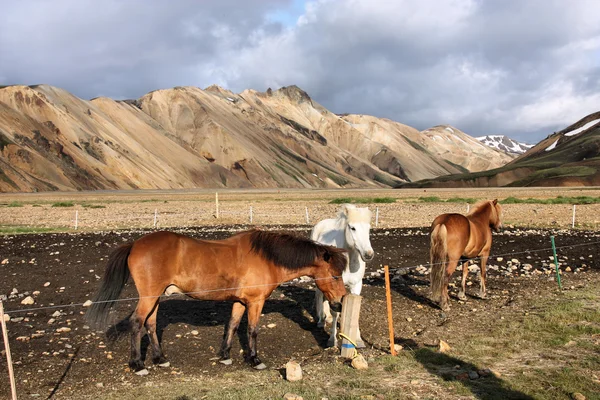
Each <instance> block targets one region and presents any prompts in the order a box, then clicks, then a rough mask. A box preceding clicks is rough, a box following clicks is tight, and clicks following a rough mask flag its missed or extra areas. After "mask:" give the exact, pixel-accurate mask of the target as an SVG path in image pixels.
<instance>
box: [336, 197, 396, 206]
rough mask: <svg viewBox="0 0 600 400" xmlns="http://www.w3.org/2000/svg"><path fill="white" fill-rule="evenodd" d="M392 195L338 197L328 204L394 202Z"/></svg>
mask: <svg viewBox="0 0 600 400" xmlns="http://www.w3.org/2000/svg"><path fill="white" fill-rule="evenodd" d="M395 202H396V199H395V198H393V197H338V198H335V199H333V200H331V201H330V202H329V204H371V203H375V204H385V203H388V204H389V203H395Z"/></svg>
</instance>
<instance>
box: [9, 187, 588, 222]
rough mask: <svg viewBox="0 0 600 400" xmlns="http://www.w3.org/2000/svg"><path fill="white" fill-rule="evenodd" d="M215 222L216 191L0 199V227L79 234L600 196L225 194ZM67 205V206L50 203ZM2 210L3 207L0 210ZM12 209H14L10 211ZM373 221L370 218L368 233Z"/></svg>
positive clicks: (407, 213) (400, 217)
mask: <svg viewBox="0 0 600 400" xmlns="http://www.w3.org/2000/svg"><path fill="white" fill-rule="evenodd" d="M218 196H219V218H216V205H215V192H214V191H210V190H195V191H192V190H180V191H169V190H163V191H136V192H119V191H117V192H109V191H106V192H72V193H71V192H69V193H48V192H46V193H27V194H12V193H11V194H8V193H5V194H0V209H1V210H2V212H0V227H2V226H12V227H25V228H27V227H42V228H53V229H59V230H74V228H75V218H76V214H77V229H78V230H83V231H92V230H99V229H132V228H153V227H154V221H155V215H156V224H157V226H158V227H162V228H171V227H194V226H201V225H215V224H243V223H250V210H251V209H252V223H254V224H305V223H306V214H307V213H308V217H309V220H308V223H313V224H314V223H315V222H316V221H320V220H321V219H324V218H331V217H332V216H333V215H335V213H336V212H337V209H338V207H339V205H337V204H330V201H331V200H333V199H339V198H365V197H370V198H383V197H389V198H393V199H395V200H396V202H395V203H381V204H375V203H371V204H369V205H368V206H369V208H370V209H371V210H372V211H373V212H374V214H375V213H376V212H377V213H378V218H377V226H378V227H379V228H407V227H416V226H423V227H425V226H429V224H430V223H431V221H433V219H434V218H435V217H436V216H437V215H439V214H442V213H445V212H459V213H465V212H466V211H467V210H468V207H469V205H468V204H467V203H461V202H458V203H423V202H420V201H419V200H418V199H419V198H420V197H427V196H437V197H440V198H441V199H449V198H453V197H461V198H472V199H478V200H482V199H493V198H498V199H500V200H502V199H505V198H507V197H511V196H514V197H519V198H530V197H532V198H536V199H548V198H555V197H557V196H569V197H575V196H595V197H599V196H600V189H598V188H485V189H426V190H424V189H402V190H393V189H387V190H384V189H374V190H291V189H288V190H265V191H258V190H254V191H243V190H224V191H220V192H219V194H218ZM66 202H71V203H72V205H71V206H70V207H56V206H54V205H56V203H66ZM3 206H4V207H3ZM15 206H18V207H15ZM503 214H504V216H503V221H504V223H505V224H507V225H518V226H532V227H548V228H558V227H561V228H568V227H571V225H572V222H573V221H572V217H573V206H572V205H570V204H506V205H504V212H503ZM375 220H376V216H375V215H373V226H375ZM575 226H576V227H579V228H584V229H597V228H598V227H599V226H600V204H590V205H578V206H577V210H576V221H575Z"/></svg>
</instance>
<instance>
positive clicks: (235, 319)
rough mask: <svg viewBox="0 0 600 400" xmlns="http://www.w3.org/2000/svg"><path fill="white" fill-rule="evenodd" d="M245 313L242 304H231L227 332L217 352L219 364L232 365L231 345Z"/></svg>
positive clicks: (244, 307)
mask: <svg viewBox="0 0 600 400" xmlns="http://www.w3.org/2000/svg"><path fill="white" fill-rule="evenodd" d="M245 311H246V306H245V305H244V304H242V303H238V302H236V303H233V307H232V308H231V318H230V319H229V325H228V326H227V332H225V334H224V335H223V343H222V344H221V351H220V352H219V356H220V357H221V359H220V360H219V362H220V363H221V364H225V365H230V364H231V363H232V361H231V356H230V351H231V344H232V342H233V337H234V336H235V333H236V332H237V329H238V326H240V321H241V320H242V317H243V316H244V312H245Z"/></svg>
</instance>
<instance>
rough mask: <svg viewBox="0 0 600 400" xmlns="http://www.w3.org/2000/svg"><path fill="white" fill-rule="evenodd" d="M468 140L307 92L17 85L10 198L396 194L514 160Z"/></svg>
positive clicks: (3, 185)
mask: <svg viewBox="0 0 600 400" xmlns="http://www.w3.org/2000/svg"><path fill="white" fill-rule="evenodd" d="M454 129H455V128H454ZM457 131H458V130H457ZM463 135H464V134H463ZM465 138H466V139H465ZM469 138H470V137H468V135H464V137H463V138H462V139H461V140H460V141H454V142H452V141H447V143H446V142H445V143H444V145H443V146H441V145H440V144H439V143H438V142H437V141H436V139H435V138H431V137H430V136H429V135H427V134H422V133H419V132H418V131H417V130H415V129H414V128H411V127H408V126H406V125H402V124H400V123H397V122H394V121H390V120H386V119H378V118H375V117H369V116H359V115H344V116H338V115H335V114H333V113H331V112H330V111H328V110H327V109H325V108H324V107H322V106H321V105H319V104H318V103H316V102H314V101H313V100H312V99H311V98H310V97H309V96H308V94H307V93H305V92H304V91H302V90H301V89H300V88H298V87H296V86H289V87H283V88H281V89H279V90H275V91H272V90H270V89H269V90H267V92H265V93H261V92H257V91H254V90H245V91H244V92H242V93H240V94H235V93H232V92H230V91H228V90H225V89H223V88H220V87H218V86H210V87H208V88H206V89H205V90H201V89H199V88H195V87H176V88H172V89H165V90H157V91H153V92H150V93H148V94H146V95H145V96H142V97H141V98H140V99H136V100H126V101H115V100H112V99H109V98H105V97H99V98H95V99H92V100H89V101H88V100H83V99H80V98H78V97H76V96H74V95H72V94H71V93H69V92H67V91H65V90H62V89H59V88H56V87H52V86H47V85H37V86H7V87H2V88H0V191H3V192H7V191H23V192H28V191H45V190H67V191H68V190H93V189H137V188H140V189H158V188H165V189H170V188H194V187H205V188H206V187H210V188H219V187H230V188H252V187H255V188H267V187H282V188H283V187H289V188H294V187H296V188H303V187H306V188H320V187H322V188H336V187H390V186H395V185H398V184H400V183H402V182H409V181H415V180H420V179H428V178H434V177H437V176H440V175H446V174H453V173H454V174H455V173H459V172H464V171H465V170H469V171H478V170H482V169H486V168H489V167H494V166H499V165H502V164H504V163H506V162H507V161H509V158H507V157H506V155H505V154H503V153H501V152H499V151H497V150H494V149H489V150H488V151H487V152H480V151H479V149H478V150H477V154H478V155H477V156H476V157H471V158H469V157H465V156H462V158H461V157H459V158H456V154H461V152H462V153H464V154H467V153H468V146H467V147H465V146H464V144H463V143H461V141H462V142H465V141H466V142H471V141H473V142H476V141H475V140H474V139H472V138H470V139H469ZM479 146H481V145H479ZM476 160H479V161H476Z"/></svg>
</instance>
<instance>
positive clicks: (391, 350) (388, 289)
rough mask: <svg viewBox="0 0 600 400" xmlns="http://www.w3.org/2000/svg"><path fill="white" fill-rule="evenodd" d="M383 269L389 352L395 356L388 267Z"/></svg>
mask: <svg viewBox="0 0 600 400" xmlns="http://www.w3.org/2000/svg"><path fill="white" fill-rule="evenodd" d="M384 269H385V298H386V300H387V315H388V330H389V333H390V354H391V355H393V356H395V355H396V349H394V322H393V320H392V292H391V287H390V268H389V267H388V266H387V265H386V266H385V267H384Z"/></svg>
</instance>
